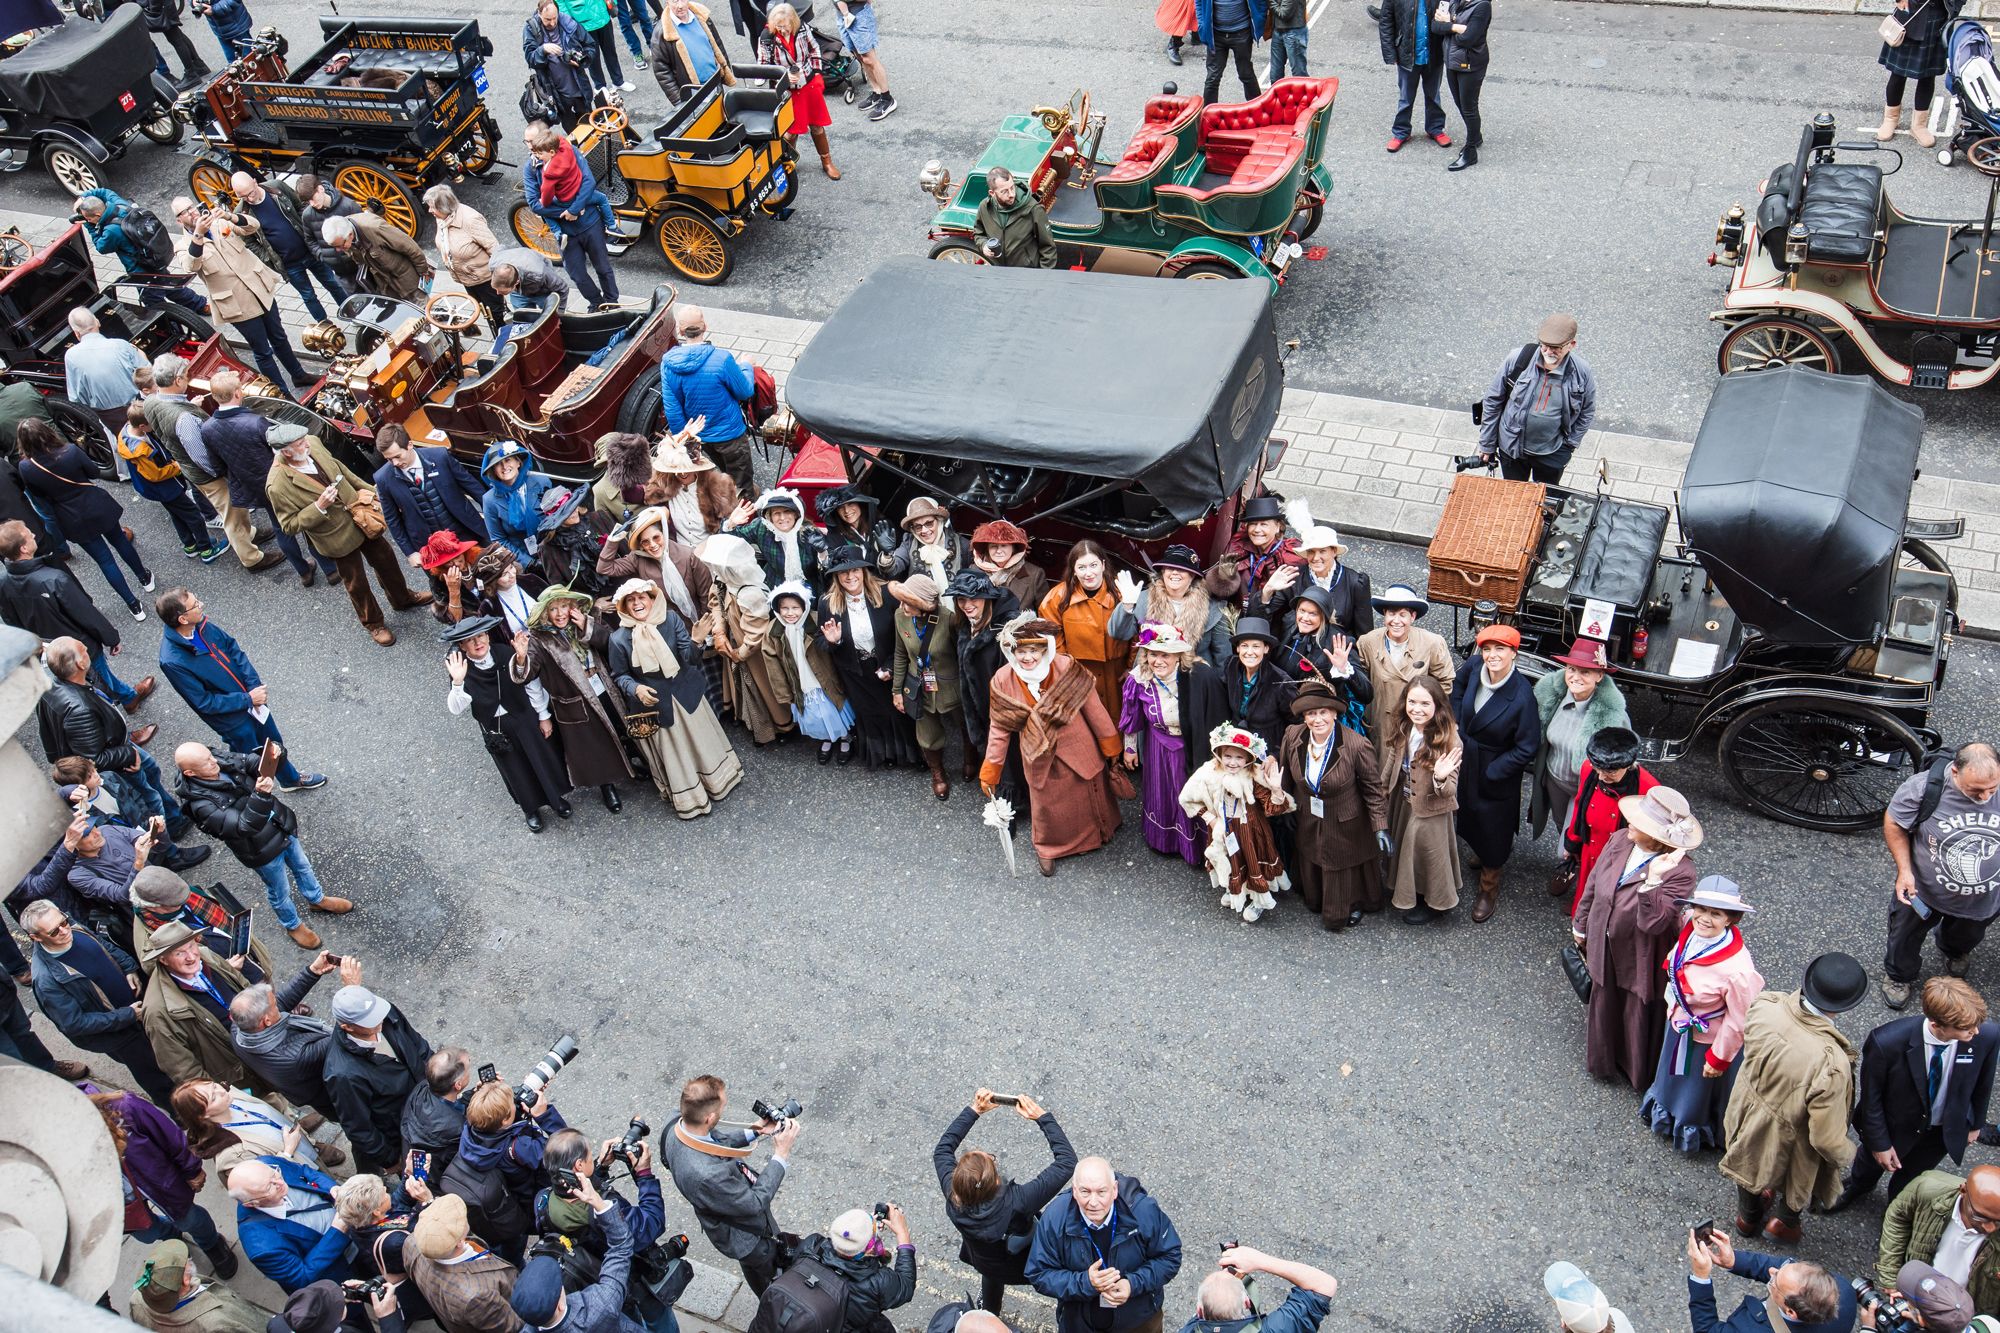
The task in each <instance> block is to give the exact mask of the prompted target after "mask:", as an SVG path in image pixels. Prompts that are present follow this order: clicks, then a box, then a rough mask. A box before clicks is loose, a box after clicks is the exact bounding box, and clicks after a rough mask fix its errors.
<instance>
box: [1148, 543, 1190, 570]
mask: <svg viewBox="0 0 2000 1333" xmlns="http://www.w3.org/2000/svg"><path fill="white" fill-rule="evenodd" d="M1153 569H1154V570H1155V571H1158V570H1162V569H1185V570H1186V571H1187V572H1188V573H1190V574H1192V575H1194V576H1195V577H1196V578H1200V577H1201V557H1200V556H1198V555H1196V554H1195V553H1194V547H1192V546H1183V545H1182V544H1181V543H1179V542H1175V543H1174V544H1173V545H1172V546H1169V547H1168V548H1167V549H1166V550H1164V551H1162V552H1160V553H1159V554H1158V555H1156V556H1154V557H1153Z"/></svg>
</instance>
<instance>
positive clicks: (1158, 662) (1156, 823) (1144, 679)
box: [1118, 621, 1221, 866]
mask: <svg viewBox="0 0 2000 1333" xmlns="http://www.w3.org/2000/svg"><path fill="white" fill-rule="evenodd" d="M1132 647H1133V649H1134V650H1135V657H1136V658H1137V660H1136V662H1135V663H1134V665H1133V667H1132V671H1131V673H1130V674H1129V675H1127V676H1126V677H1125V680H1124V686H1123V688H1124V695H1123V706H1122V707H1121V708H1120V710H1119V714H1118V730H1119V731H1120V732H1122V733H1124V736H1125V767H1126V768H1128V769H1141V770H1142V772H1143V777H1142V780H1141V783H1140V788H1139V796H1140V799H1141V802H1142V803H1143V805H1144V807H1145V821H1144V822H1145V827H1146V845H1147V846H1148V847H1151V848H1152V849H1153V850H1154V851H1156V852H1164V853H1166V854H1167V855H1169V856H1178V857H1180V858H1181V859H1182V860H1183V861H1186V862H1187V863H1188V864H1189V865H1191V866H1198V865H1200V864H1201V863H1202V860H1201V854H1202V849H1203V847H1204V845H1205V843H1206V842H1207V837H1206V835H1205V834H1204V832H1203V831H1202V829H1201V828H1200V827H1199V826H1198V825H1197V824H1196V823H1195V821H1194V820H1193V819H1191V818H1190V817H1189V816H1188V814H1187V812H1186V811H1184V810H1182V809H1181V801H1180V796H1181V788H1182V787H1183V786H1184V785H1186V783H1187V777H1188V774H1189V773H1190V772H1191V771H1192V770H1193V769H1195V768H1198V767H1200V766H1201V765H1202V764H1205V763H1207V762H1208V730H1209V727H1210V725H1212V724H1213V723H1214V722H1216V721H1219V720H1220V717H1219V715H1218V714H1219V708H1220V693H1221V689H1220V686H1219V685H1218V684H1217V683H1216V682H1217V677H1216V674H1215V671H1214V669H1213V668H1211V667H1209V666H1206V665H1204V664H1203V663H1201V662H1200V661H1198V660H1196V658H1195V655H1194V645H1193V644H1192V643H1190V642H1188V639H1187V636H1186V635H1184V634H1182V633H1181V631H1180V630H1179V629H1178V628H1176V627H1175V626H1173V625H1167V624H1162V623H1160V622H1157V621H1152V622H1148V623H1147V624H1144V625H1141V626H1140V627H1139V634H1138V637H1137V638H1135V639H1134V640H1133V642H1132Z"/></svg>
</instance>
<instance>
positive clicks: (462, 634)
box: [442, 616, 501, 643]
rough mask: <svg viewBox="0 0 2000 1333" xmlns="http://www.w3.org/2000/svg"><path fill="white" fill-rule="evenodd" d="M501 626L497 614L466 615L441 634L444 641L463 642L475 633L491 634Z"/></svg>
mask: <svg viewBox="0 0 2000 1333" xmlns="http://www.w3.org/2000/svg"><path fill="white" fill-rule="evenodd" d="M500 627H501V620H500V617H498V616H467V617H466V618H465V619H463V620H461V621H459V622H458V623H457V624H456V625H453V626H452V627H451V628H449V629H447V630H446V631H445V632H444V634H443V636H442V637H443V639H444V641H445V642H446V643H464V642H465V641H466V640H467V639H469V638H471V637H473V636H474V635H475V634H491V633H492V632H493V631H494V630H496V629H499V628H500Z"/></svg>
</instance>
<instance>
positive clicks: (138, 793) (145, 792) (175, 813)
mask: <svg viewBox="0 0 2000 1333" xmlns="http://www.w3.org/2000/svg"><path fill="white" fill-rule="evenodd" d="M133 749H134V750H136V751H137V752H138V755H139V767H138V770H137V771H136V772H131V773H125V772H107V773H104V774H103V778H104V784H105V785H106V786H107V787H109V788H111V794H112V795H113V796H116V797H117V798H118V808H119V810H120V811H121V812H123V814H124V815H125V817H126V818H127V819H129V820H131V821H132V822H133V823H134V824H143V823H145V822H146V820H147V819H148V818H150V817H152V816H153V815H158V816H159V817H160V818H162V819H164V820H166V821H167V827H168V828H172V827H173V826H174V825H176V824H178V823H180V822H181V820H183V819H185V818H187V816H186V815H184V814H183V813H181V803H180V802H179V801H176V800H175V799H174V794H173V793H172V792H170V791H168V790H167V786H166V783H164V782H163V781H161V779H160V765H159V762H158V761H157V760H155V759H154V758H153V756H152V755H150V754H147V753H146V752H145V751H144V750H140V749H139V748H138V747H137V746H134V747H133ZM168 841H169V844H170V845H171V842H172V840H171V839H169V840H168Z"/></svg>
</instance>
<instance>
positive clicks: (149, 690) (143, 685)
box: [124, 676, 160, 713]
mask: <svg viewBox="0 0 2000 1333" xmlns="http://www.w3.org/2000/svg"><path fill="white" fill-rule="evenodd" d="M159 688H160V682H159V681H158V680H156V679H154V678H153V677H151V676H148V677H146V678H145V679H144V680H142V681H140V682H139V683H138V684H137V685H134V686H133V687H132V702H130V703H128V704H126V705H124V708H125V711H126V712H128V713H136V712H138V711H139V705H140V704H142V703H145V702H146V700H148V699H150V698H152V696H153V691H154V690H157V689H159Z"/></svg>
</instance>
